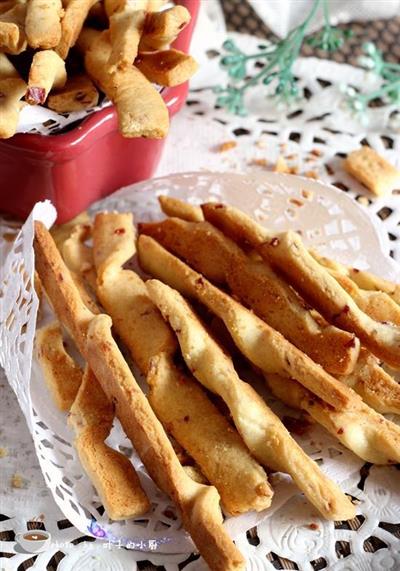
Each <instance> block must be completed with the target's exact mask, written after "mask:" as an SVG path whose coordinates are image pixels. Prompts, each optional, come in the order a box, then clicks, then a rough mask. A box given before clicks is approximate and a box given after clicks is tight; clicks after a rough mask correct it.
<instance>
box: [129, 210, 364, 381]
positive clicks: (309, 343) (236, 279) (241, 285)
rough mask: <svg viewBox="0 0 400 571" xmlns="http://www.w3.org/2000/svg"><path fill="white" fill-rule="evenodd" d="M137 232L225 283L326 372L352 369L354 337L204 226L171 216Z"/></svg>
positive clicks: (355, 348) (264, 266)
mask: <svg viewBox="0 0 400 571" xmlns="http://www.w3.org/2000/svg"><path fill="white" fill-rule="evenodd" d="M140 231H141V232H142V233H144V234H146V235H149V236H152V237H153V238H155V239H156V240H157V241H158V242H160V243H161V244H162V245H163V246H164V247H165V248H167V249H168V250H169V251H172V252H173V253H174V254H176V255H177V256H179V257H180V258H183V259H184V260H185V261H186V262H187V263H188V264H190V265H191V266H192V267H193V268H194V269H196V270H197V271H199V272H201V273H202V274H203V275H204V276H205V277H206V278H208V279H210V280H211V281H213V282H216V283H221V284H224V285H228V287H229V288H230V290H231V292H232V294H233V295H235V296H236V297H238V298H239V299H240V300H241V301H242V302H244V303H245V304H246V305H247V306H248V307H250V308H251V309H252V310H253V311H255V313H256V314H257V315H258V316H259V317H261V318H262V319H263V320H264V321H265V322H266V323H268V324H269V325H270V326H271V327H273V328H274V329H276V330H277V331H279V332H280V333H282V335H283V336H284V337H286V339H288V340H289V341H290V342H291V343H293V344H294V345H295V346H296V347H298V348H299V349H301V350H302V351H304V352H305V353H306V354H307V355H309V356H310V357H311V358H312V359H313V360H314V361H316V362H317V363H319V364H321V365H322V366H323V367H324V369H326V370H327V371H328V372H331V373H332V374H342V375H343V374H348V373H350V372H351V371H352V370H353V368H354V365H355V363H356V360H357V356H358V353H359V345H360V344H359V342H358V340H357V339H356V338H355V336H354V335H353V334H351V333H348V332H345V331H342V330H340V329H338V328H336V327H333V326H331V325H329V324H325V325H320V323H319V322H318V321H317V320H316V319H314V317H313V316H312V314H311V312H310V310H309V308H307V306H306V304H305V303H304V301H303V300H302V299H301V298H300V297H299V296H298V295H297V294H296V293H295V292H294V291H293V289H292V288H290V286H288V285H287V284H286V282H285V281H284V280H282V278H280V277H279V275H278V274H277V273H276V272H274V271H273V270H272V268H270V267H269V266H268V265H267V264H264V263H263V262H261V263H260V262H257V261H253V260H251V259H250V258H249V257H248V256H246V255H245V253H244V252H243V250H241V249H240V248H239V246H237V245H236V244H235V242H233V241H232V240H230V239H229V238H227V237H226V236H225V235H224V234H222V233H221V232H220V231H219V230H217V229H216V228H215V227H214V226H211V224H209V223H208V222H200V223H190V222H186V221H183V220H178V219H176V218H172V219H168V220H165V221H163V222H160V223H149V224H141V225H140Z"/></svg>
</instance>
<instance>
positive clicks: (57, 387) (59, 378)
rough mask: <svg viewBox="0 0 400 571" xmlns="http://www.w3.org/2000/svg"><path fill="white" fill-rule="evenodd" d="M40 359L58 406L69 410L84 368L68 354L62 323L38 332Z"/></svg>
mask: <svg viewBox="0 0 400 571" xmlns="http://www.w3.org/2000/svg"><path fill="white" fill-rule="evenodd" d="M36 350H37V357H38V361H39V363H40V365H41V367H42V369H43V374H44V378H45V381H46V384H47V386H48V387H49V390H50V393H51V395H52V398H53V400H54V402H55V404H56V406H57V407H58V408H59V409H60V410H63V411H66V410H69V409H70V408H71V405H72V403H73V402H74V400H75V397H76V395H77V392H78V390H79V387H80V385H81V381H82V374H83V373H82V369H81V368H80V367H79V366H78V365H77V364H76V363H75V361H74V360H73V359H72V357H70V355H68V353H67V352H66V350H65V348H64V340H63V335H62V332H61V327H60V324H59V323H58V322H57V321H55V322H53V323H50V325H46V326H45V327H42V328H41V329H38V330H37V332H36Z"/></svg>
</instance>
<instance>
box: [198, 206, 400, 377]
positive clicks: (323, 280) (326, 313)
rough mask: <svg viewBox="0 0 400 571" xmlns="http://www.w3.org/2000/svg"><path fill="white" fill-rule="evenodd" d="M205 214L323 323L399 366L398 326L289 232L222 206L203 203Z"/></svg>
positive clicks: (399, 335)
mask: <svg viewBox="0 0 400 571" xmlns="http://www.w3.org/2000/svg"><path fill="white" fill-rule="evenodd" d="M202 208H203V214H204V216H205V218H206V219H207V220H208V221H209V222H211V223H212V224H213V225H215V226H217V227H218V228H220V229H221V230H222V231H223V232H224V233H226V234H228V235H229V236H231V237H232V238H233V239H234V240H236V241H241V242H243V241H246V242H247V243H248V244H249V245H251V246H252V247H254V248H256V249H257V251H258V253H259V254H260V255H261V256H262V257H263V258H265V259H266V260H267V261H268V262H269V263H270V264H271V265H272V266H273V267H275V268H276V269H277V270H278V271H279V272H280V273H281V274H282V275H284V276H285V278H286V280H287V281H288V283H290V285H292V286H293V287H294V288H295V289H297V291H298V292H299V293H300V294H301V295H302V296H303V297H304V299H305V300H306V301H308V302H309V303H310V304H311V305H312V306H313V307H315V309H317V310H318V311H319V312H320V313H321V315H323V317H325V319H327V321H329V322H330V323H332V324H334V325H337V326H339V327H341V328H343V329H345V330H346V331H350V332H352V333H355V334H356V335H357V337H358V338H359V339H360V341H361V343H362V344H363V345H365V346H366V347H367V348H368V349H369V350H370V351H371V352H372V353H374V354H375V355H376V356H377V357H379V358H380V359H382V360H383V361H385V362H386V363H387V364H388V365H390V366H391V367H393V368H394V369H400V328H399V327H395V326H393V325H390V324H384V323H378V322H377V321H375V320H373V319H371V318H370V317H369V316H368V315H366V314H365V313H364V312H362V311H361V310H360V308H359V307H358V306H357V304H356V303H355V301H354V300H353V298H352V297H351V296H350V295H349V294H348V293H347V292H346V291H345V290H344V289H343V288H342V287H341V286H340V284H338V282H337V281H336V280H335V278H334V277H332V276H331V275H330V274H329V272H327V271H326V269H325V268H323V267H322V266H321V265H320V264H319V263H318V262H317V261H316V260H315V259H314V258H313V257H312V255H311V254H310V253H309V252H308V251H307V249H306V248H305V246H304V244H303V242H302V240H301V238H300V236H299V235H298V234H297V233H296V232H293V231H288V232H284V233H281V234H271V233H270V232H269V231H268V230H266V229H265V228H263V227H262V226H261V225H259V224H257V223H256V222H254V221H253V220H252V219H251V218H250V217H249V216H247V215H246V214H244V213H243V212H241V211H240V210H237V209H236V208H233V207H231V206H226V205H224V204H211V203H209V204H204V205H203V206H202Z"/></svg>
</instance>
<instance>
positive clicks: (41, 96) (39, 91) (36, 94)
mask: <svg viewBox="0 0 400 571" xmlns="http://www.w3.org/2000/svg"><path fill="white" fill-rule="evenodd" d="M66 81H67V72H66V71H65V63H64V61H63V60H62V59H61V58H60V57H59V56H58V55H57V54H56V52H55V51H53V50H44V51H42V52H37V53H35V55H34V56H33V59H32V63H31V68H30V70H29V78H28V89H27V92H26V97H25V99H26V101H27V102H28V103H29V104H30V105H42V104H43V103H44V102H45V101H46V99H47V96H48V94H49V93H50V91H51V90H52V89H54V88H55V89H57V88H59V87H63V86H64V85H65V82H66Z"/></svg>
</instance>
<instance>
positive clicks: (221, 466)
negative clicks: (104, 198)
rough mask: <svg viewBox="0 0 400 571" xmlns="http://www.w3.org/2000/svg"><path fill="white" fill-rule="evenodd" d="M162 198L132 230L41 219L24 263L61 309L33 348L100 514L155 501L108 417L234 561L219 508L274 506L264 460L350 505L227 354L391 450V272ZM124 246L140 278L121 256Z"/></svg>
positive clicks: (322, 506) (228, 215)
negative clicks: (387, 275)
mask: <svg viewBox="0 0 400 571" xmlns="http://www.w3.org/2000/svg"><path fill="white" fill-rule="evenodd" d="M160 204H161V207H162V209H163V211H164V213H165V214H167V215H168V218H167V219H165V220H163V221H161V222H156V223H154V222H153V223H146V224H139V233H140V235H139V238H137V236H136V231H135V228H134V225H133V219H132V215H131V214H129V213H123V214H121V213H115V212H113V213H101V214H98V215H97V216H96V217H95V219H94V222H93V223H92V222H91V221H90V220H89V219H81V220H80V221H77V222H76V223H72V224H68V225H65V226H63V227H58V228H55V229H54V230H53V231H52V233H53V237H52V236H51V234H50V233H49V232H48V231H47V230H46V229H45V228H44V226H43V225H42V224H40V223H37V225H36V237H35V255H36V270H37V274H38V278H39V279H40V282H41V284H42V287H43V289H44V291H45V292H46V295H47V298H48V300H49V301H50V303H51V305H52V307H53V309H54V312H55V314H56V316H57V319H58V321H55V322H54V323H51V324H50V325H47V326H45V327H43V328H42V329H40V330H39V331H38V333H37V339H36V346H37V353H38V358H39V361H40V362H41V364H42V367H43V372H44V376H45V380H46V382H47V384H48V387H49V389H50V392H51V394H52V395H53V398H54V400H55V402H56V404H57V405H58V406H59V407H60V408H61V409H62V410H68V411H69V417H68V422H69V424H70V425H71V427H73V429H74V433H75V440H74V444H75V446H76V449H77V451H78V454H79V457H80V459H81V462H82V465H83V467H84V469H85V471H86V472H87V474H88V476H89V477H90V478H91V480H92V482H93V484H94V486H95V487H96V490H97V492H98V495H99V496H100V498H101V500H102V502H103V505H104V507H105V509H106V512H107V514H108V515H109V517H110V518H112V519H124V518H128V517H135V516H138V515H142V514H143V513H144V512H146V510H148V509H149V506H150V504H149V499H148V498H147V497H146V495H145V492H144V491H143V489H142V488H141V485H140V482H139V479H138V477H137V474H136V473H135V470H134V468H133V466H132V464H130V462H129V461H128V459H127V458H126V457H125V456H123V455H122V454H121V453H120V452H117V451H115V450H113V449H111V448H110V447H109V446H108V445H106V444H105V442H104V441H105V439H106V438H107V435H108V433H109V431H110V429H111V427H112V423H113V417H114V414H115V415H116V416H117V417H118V419H119V420H120V422H121V425H122V427H123V430H124V431H125V433H126V435H127V436H128V438H129V439H130V440H131V441H132V444H133V446H134V448H135V450H136V451H137V453H138V455H139V456H140V458H141V459H142V461H143V463H144V465H145V466H146V468H147V470H148V472H149V474H150V475H151V477H152V478H153V479H154V481H155V482H156V483H157V485H158V486H159V487H160V488H161V489H162V490H163V491H164V492H165V493H167V494H168V495H169V496H170V497H171V499H172V500H173V501H174V502H175V504H176V506H177V507H178V509H179V511H180V514H181V517H182V522H183V525H184V526H185V528H186V529H187V531H188V532H189V533H190V534H191V536H192V538H193V541H194V543H195V544H196V546H197V548H198V550H199V552H200V553H201V554H202V555H203V557H204V559H205V560H206V561H207V563H208V565H209V566H210V568H211V569H214V570H230V569H243V567H244V559H243V557H242V555H241V554H240V552H239V551H238V549H237V548H236V547H235V545H234V543H233V542H232V541H231V540H230V538H229V536H228V535H227V533H226V531H225V529H224V527H223V525H222V522H223V517H222V511H221V506H222V508H223V510H224V512H225V513H229V514H240V513H244V512H247V511H250V510H257V511H260V510H263V509H265V508H268V506H269V505H270V503H271V499H272V495H273V489H272V487H271V483H270V482H269V479H268V476H267V473H268V472H270V471H281V472H285V473H287V474H289V475H290V476H291V477H292V479H293V481H294V483H295V484H296V485H297V486H298V488H299V491H301V492H302V493H304V495H305V496H306V498H307V499H308V501H309V502H310V503H312V504H313V505H314V506H315V508H316V509H317V510H318V511H319V513H320V514H321V515H322V516H323V517H325V518H327V519H331V520H347V519H351V518H353V517H354V516H355V506H354V505H353V503H352V501H351V499H350V498H349V497H347V496H346V495H345V494H344V493H343V491H342V490H341V489H340V488H339V487H338V485H337V484H336V483H335V482H333V481H332V480H330V479H329V478H328V477H327V476H325V475H324V473H323V472H322V471H321V470H320V468H319V467H318V465H317V464H316V463H315V462H314V461H313V460H311V459H310V458H309V457H308V456H307V455H306V454H305V452H304V451H303V450H302V448H301V447H300V446H299V444H298V443H297V442H296V441H295V440H294V439H293V438H292V436H291V434H290V432H289V431H288V430H287V429H286V427H285V426H284V424H283V423H282V421H281V420H280V418H279V417H278V416H277V415H276V414H275V413H274V412H273V411H272V410H271V409H270V408H269V406H268V405H267V403H266V402H265V401H264V399H263V398H261V396H260V395H259V394H258V393H257V391H256V390H255V389H254V388H253V386H252V385H251V384H250V383H249V382H245V381H244V380H243V379H241V378H240V374H239V372H238V371H237V369H236V368H235V364H234V361H233V357H237V353H238V354H240V355H242V357H244V358H245V359H246V360H247V362H248V363H249V364H250V365H251V366H252V367H253V368H254V370H255V371H256V372H257V373H258V374H259V375H261V376H262V377H263V378H264V379H265V382H266V383H267V385H268V387H269V388H270V390H271V392H272V393H273V394H274V395H275V396H276V397H277V398H278V399H281V400H282V401H283V402H284V403H286V404H287V405H288V406H290V407H293V408H295V409H300V410H302V411H304V412H303V414H304V415H307V417H308V419H310V420H311V421H312V422H316V423H318V424H320V425H322V426H323V427H324V428H325V429H326V430H327V431H328V432H330V433H331V434H332V435H333V436H334V437H335V438H337V439H338V440H339V441H340V442H341V443H342V444H343V445H344V446H346V447H347V448H349V449H350V450H352V451H353V452H354V453H355V454H356V455H358V456H359V457H360V458H362V459H363V460H365V461H368V462H373V463H377V464H383V465H385V464H386V465H389V464H395V463H398V462H400V428H399V427H398V426H397V425H396V424H395V423H393V422H390V421H389V420H387V419H386V418H385V417H384V416H383V415H382V413H387V412H390V413H400V385H399V384H398V383H397V382H396V381H395V380H394V378H392V376H391V375H390V374H389V373H388V372H387V370H389V369H390V368H392V369H393V370H396V369H397V370H398V369H400V285H395V284H392V283H390V282H387V281H385V280H382V279H380V278H377V277H376V276H374V275H371V274H369V273H366V272H361V271H357V270H354V269H350V268H347V267H344V266H341V265H339V264H337V263H335V262H332V261H331V260H327V259H324V258H321V257H320V256H319V255H318V254H317V253H315V252H310V251H308V250H307V249H306V248H305V246H304V244H303V243H302V240H301V238H300V236H299V235H298V234H297V233H294V232H291V231H289V232H285V233H280V234H275V233H270V232H269V231H268V230H266V229H265V228H264V227H262V226H260V225H258V224H257V223H256V222H254V221H253V220H252V219H251V218H249V217H247V216H246V215H244V214H243V213H242V212H240V211H238V210H237V209H235V208H232V207H230V206H227V205H224V204H215V203H209V204H203V205H202V206H201V207H194V206H191V205H189V204H186V203H183V202H181V201H178V200H176V199H172V198H167V197H161V198H160ZM135 255H137V257H138V261H139V263H140V266H141V268H142V270H143V271H144V272H145V274H146V275H148V276H151V279H148V280H147V281H144V280H143V279H142V277H140V276H139V275H138V273H136V272H135V271H133V270H132V269H130V267H131V265H127V262H128V261H129V260H131V258H132V257H133V256H135ZM143 275H144V274H143ZM63 328H65V330H66V331H67V332H68V333H69V335H70V337H71V338H72V339H73V341H74V343H75V344H76V347H77V348H78V350H79V351H80V353H81V355H82V357H83V359H84V361H85V363H86V365H85V368H84V370H82V369H81V368H80V367H79V366H78V365H77V363H76V362H75V361H74V360H73V359H72V357H71V356H70V354H69V353H67V351H66V349H65V347H64V344H63ZM111 328H112V329H111ZM114 335H116V336H117V337H116V338H114ZM121 346H123V347H124V349H125V350H127V351H128V353H129V354H130V356H131V358H132V360H133V362H134V363H135V364H136V365H137V366H138V367H139V369H140V371H141V372H142V373H143V375H144V376H145V378H146V380H147V383H148V386H149V392H148V395H147V396H145V394H144V393H143V392H142V390H141V389H140V387H139V385H138V383H137V381H136V379H135V377H134V375H133V373H132V371H131V369H130V367H129V366H128V364H127V362H126V361H125V359H124V357H123V354H122V352H121V348H120V347H121ZM383 363H385V364H386V365H388V368H387V370H386V369H384V368H383V367H382V364H383ZM213 395H214V396H213Z"/></svg>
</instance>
